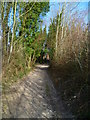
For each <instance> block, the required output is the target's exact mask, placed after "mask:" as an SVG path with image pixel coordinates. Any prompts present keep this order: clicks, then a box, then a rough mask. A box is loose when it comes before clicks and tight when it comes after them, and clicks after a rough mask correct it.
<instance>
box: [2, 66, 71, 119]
mask: <svg viewBox="0 0 90 120" xmlns="http://www.w3.org/2000/svg"><path fill="white" fill-rule="evenodd" d="M47 67H48V65H37V66H36V68H35V69H34V70H33V71H32V72H30V74H29V75H28V76H27V77H26V78H25V79H24V80H22V81H21V82H20V83H17V84H16V85H14V86H13V87H12V88H11V89H10V91H9V92H8V93H6V94H5V95H3V97H2V102H3V118H71V117H73V116H72V115H71V114H69V113H68V111H66V110H65V108H64V107H63V104H62V100H61V99H60V97H58V95H57V93H56V90H55V88H54V87H53V83H52V81H51V80H50V78H49V76H48V74H47Z"/></svg>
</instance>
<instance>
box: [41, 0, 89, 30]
mask: <svg viewBox="0 0 90 120" xmlns="http://www.w3.org/2000/svg"><path fill="white" fill-rule="evenodd" d="M74 4H75V5H77V3H73V2H72V5H73V6H75V5H74ZM58 12H59V3H57V2H50V11H49V12H48V13H47V14H46V16H45V17H44V18H43V27H44V26H45V25H46V26H47V31H48V26H49V25H50V18H54V17H56V15H57V13H58ZM74 12H77V13H78V16H77V17H82V16H83V17H84V18H83V19H84V22H85V23H87V22H88V2H81V3H79V4H78V6H77V7H76V8H75V10H74Z"/></svg>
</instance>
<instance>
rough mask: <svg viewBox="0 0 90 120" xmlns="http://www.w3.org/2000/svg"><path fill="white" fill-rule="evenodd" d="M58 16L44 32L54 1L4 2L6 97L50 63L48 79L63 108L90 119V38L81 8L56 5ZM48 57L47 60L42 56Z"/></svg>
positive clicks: (2, 26)
mask: <svg viewBox="0 0 90 120" xmlns="http://www.w3.org/2000/svg"><path fill="white" fill-rule="evenodd" d="M58 4H59V10H58V11H59V12H58V13H56V17H53V18H51V19H50V25H49V27H48V32H47V25H44V27H43V19H42V18H44V17H45V16H46V14H47V13H48V12H49V11H50V2H17V0H16V2H0V9H1V10H0V11H1V13H0V16H1V25H0V28H1V35H2V94H3V93H4V92H5V91H6V90H7V89H9V87H10V86H12V85H13V84H14V83H16V82H18V81H19V80H21V79H22V78H23V77H24V76H26V75H27V74H28V73H29V72H30V71H32V70H33V69H34V67H35V65H36V64H49V66H50V67H49V68H48V74H49V75H50V76H51V78H52V82H53V84H54V86H55V89H56V90H57V92H59V91H60V92H61V97H62V99H63V103H64V104H65V106H66V107H67V108H69V109H70V110H71V111H72V112H73V114H74V115H76V116H77V118H78V117H80V118H85V117H90V115H89V114H88V104H89V103H90V101H89V99H88V88H89V84H88V76H90V69H89V67H88V64H89V42H88V40H89V34H88V24H86V23H85V21H84V18H85V16H86V15H87V14H88V13H87V11H81V12H79V11H78V10H76V9H77V7H78V5H79V3H73V4H72V3H67V2H66V3H58ZM47 54H48V55H49V60H47V58H46V59H43V56H46V55H47Z"/></svg>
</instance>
